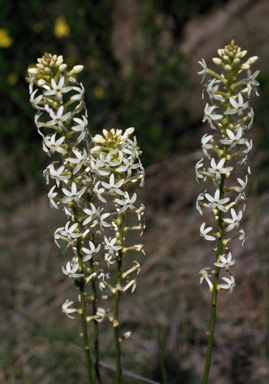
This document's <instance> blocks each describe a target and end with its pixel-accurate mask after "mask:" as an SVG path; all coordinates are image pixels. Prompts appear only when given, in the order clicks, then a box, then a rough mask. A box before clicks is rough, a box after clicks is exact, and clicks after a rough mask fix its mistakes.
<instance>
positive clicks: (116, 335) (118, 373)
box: [113, 215, 124, 384]
mask: <svg viewBox="0 0 269 384" xmlns="http://www.w3.org/2000/svg"><path fill="white" fill-rule="evenodd" d="M120 218H121V224H120V234H119V242H120V244H121V245H123V235H124V232H123V229H124V215H120ZM117 265H118V272H117V287H119V288H120V287H121V283H122V250H121V249H120V250H119V255H118V260H117ZM120 296H121V291H120V290H117V292H116V295H115V304H114V319H113V320H114V321H113V326H114V341H115V349H116V380H115V384H120V381H121V373H122V369H121V350H120V341H119V322H118V312H119V301H120Z"/></svg>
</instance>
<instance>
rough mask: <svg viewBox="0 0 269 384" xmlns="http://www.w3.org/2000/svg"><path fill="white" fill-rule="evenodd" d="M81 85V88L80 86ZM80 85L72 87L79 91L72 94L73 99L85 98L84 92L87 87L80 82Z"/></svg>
mask: <svg viewBox="0 0 269 384" xmlns="http://www.w3.org/2000/svg"><path fill="white" fill-rule="evenodd" d="M80 87H81V88H80ZM80 87H72V88H73V91H77V92H78V93H77V95H73V96H71V98H70V99H71V100H78V101H80V100H82V99H83V98H84V94H85V88H84V87H83V84H82V83H80Z"/></svg>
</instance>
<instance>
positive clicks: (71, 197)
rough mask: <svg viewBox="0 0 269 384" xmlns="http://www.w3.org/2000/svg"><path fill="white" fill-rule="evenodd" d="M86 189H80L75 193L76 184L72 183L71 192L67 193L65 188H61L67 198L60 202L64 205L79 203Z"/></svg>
mask: <svg viewBox="0 0 269 384" xmlns="http://www.w3.org/2000/svg"><path fill="white" fill-rule="evenodd" d="M86 189H87V188H86V187H83V188H81V190H80V191H77V184H76V183H75V182H74V181H73V183H72V186H71V191H68V190H67V189H66V188H62V191H63V193H64V194H65V195H66V196H67V197H64V198H63V200H62V202H63V203H64V204H67V203H70V201H73V200H74V201H76V202H77V203H79V201H80V198H81V196H82V195H83V193H84V192H85V191H86Z"/></svg>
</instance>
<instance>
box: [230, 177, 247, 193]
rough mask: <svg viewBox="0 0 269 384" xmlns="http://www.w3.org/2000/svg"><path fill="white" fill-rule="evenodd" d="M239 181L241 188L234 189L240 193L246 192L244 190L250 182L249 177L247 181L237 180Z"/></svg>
mask: <svg viewBox="0 0 269 384" xmlns="http://www.w3.org/2000/svg"><path fill="white" fill-rule="evenodd" d="M237 181H238V183H239V184H240V185H241V187H233V189H234V190H235V191H236V192H239V193H242V192H244V190H245V189H246V185H247V182H248V175H246V178H245V181H243V180H241V179H239V178H237Z"/></svg>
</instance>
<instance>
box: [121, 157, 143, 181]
mask: <svg viewBox="0 0 269 384" xmlns="http://www.w3.org/2000/svg"><path fill="white" fill-rule="evenodd" d="M133 160H134V159H133V158H131V159H130V160H127V159H125V158H123V162H124V163H125V165H122V166H120V167H118V168H116V171H117V172H121V173H124V172H127V177H126V178H127V180H128V179H130V177H131V176H132V170H133V169H137V168H140V166H141V165H140V163H135V164H134V162H133Z"/></svg>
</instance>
